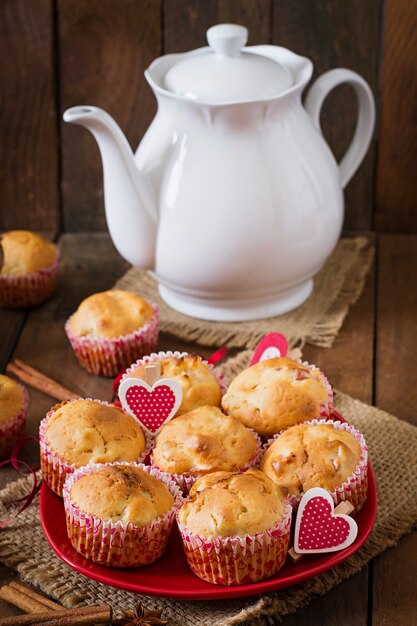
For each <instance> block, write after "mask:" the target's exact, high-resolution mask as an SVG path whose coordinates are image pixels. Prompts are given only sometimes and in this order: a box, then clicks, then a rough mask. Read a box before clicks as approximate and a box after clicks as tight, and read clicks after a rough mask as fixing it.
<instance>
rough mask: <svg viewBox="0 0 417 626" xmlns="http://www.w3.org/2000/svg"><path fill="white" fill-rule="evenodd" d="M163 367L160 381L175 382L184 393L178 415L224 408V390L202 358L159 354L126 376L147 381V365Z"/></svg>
mask: <svg viewBox="0 0 417 626" xmlns="http://www.w3.org/2000/svg"><path fill="white" fill-rule="evenodd" d="M148 363H160V365H161V376H160V378H173V379H174V380H176V381H177V382H178V383H179V384H180V385H181V389H182V402H181V405H180V407H179V409H178V411H177V413H176V415H175V417H176V416H178V415H183V414H184V413H188V412H189V411H192V410H193V409H197V408H198V407H200V406H205V405H210V406H220V401H221V397H222V387H221V380H220V378H218V377H216V375H215V373H214V369H213V367H212V366H210V365H209V364H208V363H207V361H204V360H203V359H202V358H201V356H197V355H194V354H187V353H186V352H159V353H158V354H151V355H150V356H147V357H145V358H144V359H140V360H139V361H137V362H136V363H134V364H133V365H132V366H131V367H130V368H129V369H128V370H127V371H126V373H125V374H124V376H123V377H122V380H124V379H125V378H141V379H142V380H145V365H147V364H148Z"/></svg>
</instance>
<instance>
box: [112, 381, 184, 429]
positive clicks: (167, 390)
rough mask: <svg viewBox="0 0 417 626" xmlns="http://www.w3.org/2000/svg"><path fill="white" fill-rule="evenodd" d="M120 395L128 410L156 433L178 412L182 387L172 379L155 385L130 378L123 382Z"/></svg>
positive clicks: (144, 425) (142, 424) (144, 426)
mask: <svg viewBox="0 0 417 626" xmlns="http://www.w3.org/2000/svg"><path fill="white" fill-rule="evenodd" d="M119 398H120V402H121V403H122V406H123V408H124V410H125V411H126V412H127V413H129V414H130V415H131V416H132V417H134V418H135V419H136V420H137V421H138V422H139V423H140V425H141V426H142V427H143V428H144V429H145V430H146V431H147V432H148V433H150V434H152V435H155V434H156V433H157V432H159V430H160V428H161V427H162V426H163V425H164V424H166V422H169V420H170V419H172V418H173V417H174V415H175V413H176V412H177V411H178V408H179V406H180V404H181V402H182V389H181V386H180V384H179V383H178V382H177V381H176V380H173V379H172V378H163V379H160V380H157V381H156V383H155V384H154V385H152V387H151V386H150V385H148V383H146V382H145V381H144V380H141V379H139V378H126V379H125V380H123V381H122V382H121V383H120V387H119Z"/></svg>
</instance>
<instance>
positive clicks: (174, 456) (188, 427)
mask: <svg viewBox="0 0 417 626" xmlns="http://www.w3.org/2000/svg"><path fill="white" fill-rule="evenodd" d="M260 454H261V442H260V439H259V437H258V436H257V435H256V433H255V432H254V431H251V430H249V429H248V428H246V427H245V426H243V424H241V423H240V422H239V420H237V419H235V418H234V417H232V416H230V415H224V414H223V413H222V412H221V410H220V409H219V408H218V407H215V406H202V407H199V408H198V409H194V411H190V412H189V413H185V414H184V415H181V416H180V417H177V418H176V419H175V420H171V421H170V422H168V423H167V424H165V425H164V426H163V427H162V428H161V431H160V432H159V434H158V435H157V437H156V443H155V447H154V449H153V452H152V465H154V466H156V467H158V468H159V469H160V470H162V471H163V472H169V473H170V474H171V475H172V476H173V478H174V479H175V480H176V482H177V483H178V484H179V486H180V487H181V488H182V489H183V490H184V491H185V492H186V491H187V490H188V489H189V488H190V487H191V485H192V484H193V483H194V482H195V480H196V479H197V477H198V476H201V475H202V474H207V473H209V472H216V471H218V470H225V471H231V472H235V471H238V470H241V469H247V468H248V467H251V466H254V465H256V463H257V462H258V460H259V456H260Z"/></svg>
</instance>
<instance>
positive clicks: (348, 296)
mask: <svg viewBox="0 0 417 626" xmlns="http://www.w3.org/2000/svg"><path fill="white" fill-rule="evenodd" d="M372 258H373V247H372V246H370V245H369V242H368V239H367V238H366V237H355V238H354V239H341V240H340V241H339V243H338V245H337V247H336V249H335V250H334V252H333V254H332V255H331V256H330V258H329V259H328V260H327V262H326V264H325V266H324V267H323V269H322V270H321V271H320V272H319V273H318V274H317V276H316V277H315V278H314V290H313V294H312V296H311V297H310V298H309V299H308V300H307V302H305V303H304V304H303V305H302V306H301V307H299V308H298V309H297V310H296V311H292V312H291V313H287V314H286V315H280V316H278V317H271V318H268V319H264V320H256V321H254V322H206V321H203V320H198V319H195V318H192V317H188V316H187V315H183V314H182V313H177V312H176V311H174V310H173V309H171V308H170V307H169V306H168V305H166V304H165V303H164V302H163V301H162V300H161V298H160V297H159V294H158V290H157V285H156V282H155V280H154V279H153V278H152V277H151V276H150V275H149V274H148V273H147V272H146V271H143V270H139V269H137V268H132V269H130V270H129V271H128V272H127V273H126V274H125V275H124V276H122V278H121V279H120V280H118V281H117V283H116V285H115V288H117V289H127V290H128V291H133V292H136V293H137V294H139V295H140V296H143V297H145V298H148V299H150V300H153V301H154V302H156V303H157V304H158V306H159V308H160V320H161V330H162V331H163V332H167V333H170V334H172V335H175V336H176V337H179V338H180V339H184V340H185V341H196V342H198V343H200V344H201V345H204V346H221V345H223V346H225V345H227V346H229V347H234V348H246V347H247V348H251V347H252V348H253V347H254V346H255V345H256V344H257V343H258V341H259V340H260V339H261V338H262V337H263V336H264V335H265V334H266V333H270V332H273V331H279V332H280V333H283V334H284V335H285V336H286V337H287V339H288V342H289V344H290V347H293V346H294V345H304V343H305V342H307V343H311V344H314V345H316V346H323V347H327V348H328V347H330V346H331V345H332V343H333V340H334V338H335V337H336V335H337V333H338V332H339V329H340V327H341V325H342V323H343V320H344V319H345V317H346V314H347V312H348V310H349V307H350V306H351V305H352V304H353V303H354V302H356V300H357V299H358V298H359V296H360V294H361V293H362V289H363V285H364V282H365V277H366V274H367V272H368V270H369V268H370V266H371V262H372Z"/></svg>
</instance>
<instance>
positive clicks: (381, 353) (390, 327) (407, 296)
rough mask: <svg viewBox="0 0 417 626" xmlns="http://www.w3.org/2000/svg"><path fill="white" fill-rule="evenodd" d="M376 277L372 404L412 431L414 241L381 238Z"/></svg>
mask: <svg viewBox="0 0 417 626" xmlns="http://www.w3.org/2000/svg"><path fill="white" fill-rule="evenodd" d="M378 275H379V276H378V281H379V286H378V334H377V340H378V343H377V348H378V349H377V353H376V404H377V406H380V407H381V408H383V409H385V410H386V411H389V412H391V413H393V414H394V415H397V416H398V417H400V418H402V419H405V420H407V421H408V422H412V423H413V424H415V425H417V413H416V406H417V387H416V384H415V382H416V376H415V369H416V368H415V363H416V348H415V346H416V343H417V323H416V321H417V289H416V285H417V236H414V235H413V236H411V235H408V236H407V235H382V236H381V237H380V250H379V270H378ZM413 364H414V367H413Z"/></svg>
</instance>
